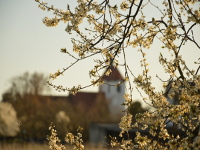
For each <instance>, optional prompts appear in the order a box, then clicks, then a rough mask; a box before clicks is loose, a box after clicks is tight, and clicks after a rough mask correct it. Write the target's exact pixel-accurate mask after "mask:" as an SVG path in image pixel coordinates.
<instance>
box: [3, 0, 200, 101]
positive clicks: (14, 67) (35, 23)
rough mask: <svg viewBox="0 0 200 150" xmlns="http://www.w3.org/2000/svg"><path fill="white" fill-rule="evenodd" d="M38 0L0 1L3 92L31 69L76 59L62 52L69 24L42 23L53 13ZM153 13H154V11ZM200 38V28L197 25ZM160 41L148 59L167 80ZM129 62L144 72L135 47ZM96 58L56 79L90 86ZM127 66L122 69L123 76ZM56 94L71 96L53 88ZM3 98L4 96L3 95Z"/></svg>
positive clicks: (58, 0) (189, 50) (189, 53)
mask: <svg viewBox="0 0 200 150" xmlns="http://www.w3.org/2000/svg"><path fill="white" fill-rule="evenodd" d="M44 1H45V0H44ZM46 2H49V4H55V6H58V8H60V7H61V8H63V9H64V8H66V6H67V5H66V4H67V3H69V4H70V5H72V6H73V5H74V0H46ZM37 5H38V4H37V3H36V2H35V0H0V20H1V23H0V72H1V74H0V95H2V93H3V92H4V91H5V90H6V89H7V88H8V87H9V85H10V84H9V80H10V79H11V78H12V77H15V76H18V75H21V74H23V73H24V72H26V71H28V72H30V73H33V72H35V71H37V72H41V73H45V74H47V75H49V74H50V73H54V72H56V71H57V70H58V69H60V70H62V68H64V67H67V66H68V65H69V64H70V63H71V62H72V59H71V58H69V57H68V56H67V55H65V54H63V53H60V49H61V48H63V47H67V48H68V47H70V46H71V44H70V36H69V35H68V34H67V33H66V32H65V31H64V30H65V27H66V24H63V23H61V24H60V25H59V26H57V27H54V28H48V27H46V26H45V25H44V24H43V23H42V19H43V18H44V17H45V16H50V14H51V13H49V12H46V11H42V10H41V9H39V8H38V6H37ZM151 13H153V12H151ZM195 34H196V35H197V36H196V37H197V41H200V27H199V26H198V27H196V30H195ZM160 47H161V45H160V44H159V43H158V44H156V45H155V46H153V47H152V48H151V49H150V50H148V52H147V54H148V57H147V59H148V60H149V64H150V66H149V67H150V71H151V73H152V76H153V77H155V76H156V74H159V75H160V76H161V77H163V79H167V76H165V75H164V73H162V72H163V71H162V66H161V65H160V64H159V63H158V54H159V52H162V53H166V52H165V51H164V50H162V49H161V48H160ZM127 52H128V58H127V60H128V62H130V67H131V68H132V70H134V71H133V72H134V74H135V75H137V74H138V73H141V72H142V70H141V67H140V64H139V63H138V62H139V60H140V58H141V55H140V54H139V53H138V52H137V50H134V49H128V50H127ZM182 54H183V57H184V58H185V59H186V62H187V63H188V66H189V67H191V68H194V69H196V68H197V65H194V64H193V62H194V61H196V60H197V59H198V58H199V57H200V50H199V49H197V48H196V47H195V45H190V44H189V45H186V46H185V48H184V51H182ZM92 63H93V60H90V61H84V62H81V63H79V64H77V65H76V66H75V67H74V68H73V69H70V70H69V71H68V72H66V74H65V75H64V76H63V77H61V78H59V79H58V80H57V81H56V82H57V83H59V84H62V85H64V86H69V87H72V86H73V85H78V84H81V85H87V83H89V81H90V80H89V76H88V72H89V70H90V69H92V66H93V64H92ZM123 71H124V70H123V69H121V68H120V72H121V73H122V75H123ZM154 81H155V83H154V85H155V86H156V87H157V88H158V89H159V88H161V87H162V86H161V84H160V82H159V81H158V79H155V80H154ZM86 91H97V87H90V88H88V89H86ZM52 94H57V95H58V94H62V95H68V93H58V92H56V91H54V90H52ZM133 95H134V96H133V97H134V98H135V99H139V94H138V93H137V92H136V90H135V91H134V93H133ZM0 99H1V97H0Z"/></svg>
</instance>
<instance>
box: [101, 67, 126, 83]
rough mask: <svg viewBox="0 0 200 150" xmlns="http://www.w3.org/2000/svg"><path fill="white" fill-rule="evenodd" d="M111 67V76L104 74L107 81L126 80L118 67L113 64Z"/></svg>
mask: <svg viewBox="0 0 200 150" xmlns="http://www.w3.org/2000/svg"><path fill="white" fill-rule="evenodd" d="M110 69H111V71H112V72H111V73H110V75H109V76H106V75H104V76H103V78H102V79H103V80H107V81H115V80H124V78H123V77H122V75H121V74H120V72H119V70H118V69H117V67H114V66H111V67H110Z"/></svg>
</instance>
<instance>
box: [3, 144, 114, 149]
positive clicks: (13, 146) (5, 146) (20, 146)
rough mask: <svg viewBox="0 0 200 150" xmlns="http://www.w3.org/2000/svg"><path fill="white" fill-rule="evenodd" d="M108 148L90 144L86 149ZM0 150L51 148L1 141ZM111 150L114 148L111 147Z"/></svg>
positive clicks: (41, 145)
mask: <svg viewBox="0 0 200 150" xmlns="http://www.w3.org/2000/svg"><path fill="white" fill-rule="evenodd" d="M107 149H108V148H105V147H103V146H102V145H101V146H91V145H89V144H87V145H86V147H85V150H107ZM0 150H49V147H48V145H45V144H36V143H26V144H18V143H12V144H8V143H7V144H5V143H0ZM66 150H73V148H72V147H71V146H69V145H67V146H66ZM109 150H112V149H111V148H110V149H109Z"/></svg>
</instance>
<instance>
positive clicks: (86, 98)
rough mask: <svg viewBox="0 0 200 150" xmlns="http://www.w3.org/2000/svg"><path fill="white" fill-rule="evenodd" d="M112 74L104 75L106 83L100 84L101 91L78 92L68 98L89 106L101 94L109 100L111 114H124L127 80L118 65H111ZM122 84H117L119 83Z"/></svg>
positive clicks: (78, 103) (72, 101) (77, 103)
mask: <svg viewBox="0 0 200 150" xmlns="http://www.w3.org/2000/svg"><path fill="white" fill-rule="evenodd" d="M110 69H111V71H112V72H111V74H110V75H109V76H104V77H103V78H102V79H103V81H104V84H102V85H100V86H99V91H98V92H97V93H94V92H77V93H76V95H69V96H68V99H69V100H70V101H71V103H73V104H74V105H82V106H83V107H86V108H89V107H92V106H93V105H94V103H95V102H96V100H97V99H98V97H99V96H101V98H102V100H103V99H105V100H106V101H107V104H108V107H109V111H110V114H111V115H122V111H123V110H124V106H123V105H122V103H123V102H124V94H125V82H122V81H123V80H124V79H123V77H122V75H121V74H120V72H119V70H118V69H117V67H114V66H111V68H110ZM120 82H122V83H121V84H119V85H117V84H118V83H120Z"/></svg>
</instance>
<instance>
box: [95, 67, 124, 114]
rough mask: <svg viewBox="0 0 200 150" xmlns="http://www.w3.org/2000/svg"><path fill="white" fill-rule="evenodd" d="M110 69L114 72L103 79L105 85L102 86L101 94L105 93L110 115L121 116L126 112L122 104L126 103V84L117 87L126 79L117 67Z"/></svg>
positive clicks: (100, 88)
mask: <svg viewBox="0 0 200 150" xmlns="http://www.w3.org/2000/svg"><path fill="white" fill-rule="evenodd" d="M110 69H111V71H112V72H111V74H110V75H109V76H104V77H103V78H102V79H103V81H104V84H102V85H100V87H99V92H103V93H105V96H106V99H107V100H108V104H109V109H110V113H111V114H112V115H120V114H122V111H123V110H124V105H122V103H123V102H124V94H125V82H123V83H121V84H120V85H119V86H115V85H117V84H118V83H119V82H121V81H123V80H124V79H123V77H122V76H121V74H120V72H119V71H118V69H117V68H116V67H114V66H111V68H110Z"/></svg>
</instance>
